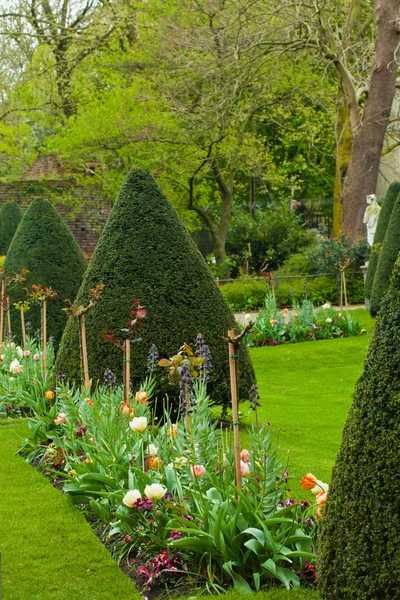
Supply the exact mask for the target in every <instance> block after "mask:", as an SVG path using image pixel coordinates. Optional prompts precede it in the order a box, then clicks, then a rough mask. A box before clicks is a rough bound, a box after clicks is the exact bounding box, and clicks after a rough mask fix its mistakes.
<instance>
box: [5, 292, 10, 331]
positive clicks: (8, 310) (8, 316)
mask: <svg viewBox="0 0 400 600" xmlns="http://www.w3.org/2000/svg"><path fill="white" fill-rule="evenodd" d="M6 306H7V336H8V335H10V333H11V313H10V298H8V297H7V304H6Z"/></svg>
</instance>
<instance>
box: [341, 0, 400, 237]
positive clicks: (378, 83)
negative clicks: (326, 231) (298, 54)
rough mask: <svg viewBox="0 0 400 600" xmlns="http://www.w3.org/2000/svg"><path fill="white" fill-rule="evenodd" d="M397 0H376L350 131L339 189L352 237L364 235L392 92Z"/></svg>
mask: <svg viewBox="0 0 400 600" xmlns="http://www.w3.org/2000/svg"><path fill="white" fill-rule="evenodd" d="M399 5H400V0H377V2H376V8H375V16H376V23H377V33H378V36H377V42H376V50H375V57H374V60H373V64H372V72H371V83H370V87H369V96H368V101H367V104H366V107H365V109H364V112H363V116H362V119H361V123H360V127H359V128H358V131H353V144H352V149H351V157H350V163H349V168H348V170H347V174H346V178H345V181H344V186H343V192H342V204H343V229H344V231H345V232H346V233H347V234H349V235H350V236H351V237H352V239H353V240H356V239H358V238H361V237H364V236H365V227H364V224H363V215H364V212H365V208H366V196H367V195H369V194H373V193H375V189H376V183H377V179H378V173H379V164H380V158H381V152H382V148H383V142H384V137H385V133H386V128H387V125H388V122H389V117H390V111H391V107H392V102H393V98H394V94H395V86H396V74H397V60H396V56H395V55H396V49H397V45H398V43H399V39H400V38H399V32H400V21H399Z"/></svg>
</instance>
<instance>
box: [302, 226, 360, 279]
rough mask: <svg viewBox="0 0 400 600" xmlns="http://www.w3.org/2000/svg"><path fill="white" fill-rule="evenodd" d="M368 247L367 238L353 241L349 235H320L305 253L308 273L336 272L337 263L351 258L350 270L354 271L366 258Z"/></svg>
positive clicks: (337, 269)
mask: <svg viewBox="0 0 400 600" xmlns="http://www.w3.org/2000/svg"><path fill="white" fill-rule="evenodd" d="M369 251H370V248H369V246H368V243H367V240H364V239H362V240H357V241H356V242H355V243H353V241H352V239H351V238H350V236H348V235H345V234H342V235H340V236H338V237H336V238H326V237H322V238H321V240H320V241H319V243H318V245H315V246H313V247H311V248H310V250H308V252H306V253H305V255H306V257H307V259H308V261H309V269H310V273H316V274H317V273H338V272H339V268H338V263H339V262H344V261H346V260H348V259H350V260H351V269H350V270H351V271H356V270H357V269H358V268H360V266H361V265H363V264H365V262H366V261H367V260H368V256H369Z"/></svg>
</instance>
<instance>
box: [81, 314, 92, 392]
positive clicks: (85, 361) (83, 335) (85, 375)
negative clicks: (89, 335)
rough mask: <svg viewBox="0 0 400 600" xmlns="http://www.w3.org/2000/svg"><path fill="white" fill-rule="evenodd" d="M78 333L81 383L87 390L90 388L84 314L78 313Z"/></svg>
mask: <svg viewBox="0 0 400 600" xmlns="http://www.w3.org/2000/svg"><path fill="white" fill-rule="evenodd" d="M79 333H80V336H81V352H82V367H83V385H84V387H85V389H86V390H88V391H89V390H90V379H89V363H88V357H87V345H86V327H85V315H79Z"/></svg>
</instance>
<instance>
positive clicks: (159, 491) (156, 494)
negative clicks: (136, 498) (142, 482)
mask: <svg viewBox="0 0 400 600" xmlns="http://www.w3.org/2000/svg"><path fill="white" fill-rule="evenodd" d="M166 491H167V488H165V487H164V486H163V485H161V484H160V483H152V484H151V485H146V487H145V488H144V495H145V496H146V498H149V499H150V500H153V499H155V500H159V499H160V498H162V497H163V496H164V494H165V492H166Z"/></svg>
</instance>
